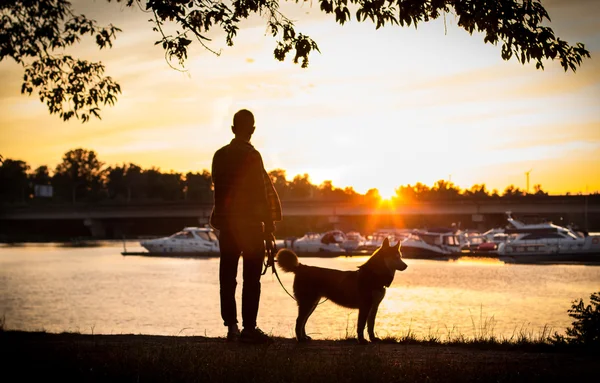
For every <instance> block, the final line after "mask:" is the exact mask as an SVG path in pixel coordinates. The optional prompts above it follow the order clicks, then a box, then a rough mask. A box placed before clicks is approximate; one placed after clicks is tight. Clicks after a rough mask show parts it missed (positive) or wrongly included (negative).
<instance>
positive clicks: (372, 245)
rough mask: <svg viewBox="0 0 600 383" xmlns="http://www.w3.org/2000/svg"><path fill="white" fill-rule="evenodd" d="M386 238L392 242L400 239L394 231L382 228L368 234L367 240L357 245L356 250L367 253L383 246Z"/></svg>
mask: <svg viewBox="0 0 600 383" xmlns="http://www.w3.org/2000/svg"><path fill="white" fill-rule="evenodd" d="M386 238H387V239H388V240H389V241H390V243H392V244H393V243H396V242H397V241H398V239H396V234H395V233H394V232H392V231H389V230H380V231H376V232H375V233H373V234H370V235H367V237H366V238H365V240H364V241H363V242H362V243H361V244H360V245H359V246H357V248H356V250H357V251H361V252H365V253H372V252H373V251H375V250H377V249H379V248H380V247H381V245H382V244H383V240H384V239H386Z"/></svg>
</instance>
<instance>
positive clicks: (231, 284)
mask: <svg viewBox="0 0 600 383" xmlns="http://www.w3.org/2000/svg"><path fill="white" fill-rule="evenodd" d="M254 129H255V126H254V115H253V114H252V113H251V112H250V111H248V110H246V109H242V110H240V111H238V112H237V113H236V114H235V115H234V116H233V126H232V127H231V130H232V131H233V134H234V135H235V137H234V138H233V140H231V142H230V143H229V145H226V146H224V147H222V148H221V149H219V150H217V152H216V153H215V155H214V157H213V162H212V181H213V185H214V208H213V211H212V214H211V218H210V224H211V226H213V227H214V228H215V229H217V230H219V246H220V249H221V260H220V263H219V284H220V296H221V317H222V318H223V322H224V324H225V326H227V328H228V331H227V339H228V340H237V339H238V338H239V340H240V341H243V342H248V343H269V342H271V341H272V340H271V338H269V336H268V335H266V334H265V333H264V332H263V331H261V330H260V329H259V328H258V327H257V326H256V318H257V315H258V306H259V301H260V277H261V270H262V265H263V260H264V257H265V240H266V241H274V237H273V232H274V231H275V223H274V222H275V221H280V220H281V204H280V201H279V196H278V195H277V192H276V191H275V188H274V186H273V183H272V182H271V178H270V177H269V175H268V174H267V172H266V171H265V169H264V165H263V161H262V157H261V155H260V153H259V152H258V151H257V150H256V149H254V147H253V146H252V145H251V144H250V139H251V137H252V134H253V133H254ZM240 255H242V258H243V278H244V279H243V288H242V327H243V329H242V332H241V334H240V331H239V328H238V320H237V308H236V301H235V289H236V286H237V281H236V278H237V269H238V262H239V259H240Z"/></svg>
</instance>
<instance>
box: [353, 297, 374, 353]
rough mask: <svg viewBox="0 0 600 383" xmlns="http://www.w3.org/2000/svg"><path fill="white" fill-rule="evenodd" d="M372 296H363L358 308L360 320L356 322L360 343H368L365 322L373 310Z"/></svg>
mask: <svg viewBox="0 0 600 383" xmlns="http://www.w3.org/2000/svg"><path fill="white" fill-rule="evenodd" d="M371 306H372V302H371V298H370V297H365V298H363V302H361V305H360V307H359V308H358V322H357V324H356V336H357V338H358V343H360V344H367V343H369V342H367V340H366V339H365V334H364V333H365V324H366V323H367V317H368V316H369V312H370V311H371Z"/></svg>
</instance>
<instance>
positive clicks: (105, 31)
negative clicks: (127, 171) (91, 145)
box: [0, 0, 121, 122]
mask: <svg viewBox="0 0 600 383" xmlns="http://www.w3.org/2000/svg"><path fill="white" fill-rule="evenodd" d="M118 31H120V29H119V28H117V27H115V26H113V25H112V24H111V25H109V26H107V27H101V26H99V25H98V24H97V23H96V22H95V21H94V20H90V19H88V18H86V17H85V16H84V15H77V14H75V13H74V12H73V11H72V9H71V3H70V2H68V1H65V0H3V1H1V2H0V61H2V60H3V59H5V58H12V59H13V60H15V61H16V62H17V63H18V64H20V65H22V66H23V68H24V70H25V74H24V76H23V84H22V86H21V93H27V94H28V95H31V94H32V93H33V90H34V89H37V92H38V94H39V98H40V101H42V102H45V103H46V105H47V106H48V111H49V112H50V114H54V113H56V114H58V115H59V116H60V117H61V118H62V119H63V120H65V121H66V120H69V119H70V118H71V117H75V118H78V119H81V121H82V122H86V121H88V120H89V119H90V117H91V116H95V117H97V118H100V114H99V112H100V106H102V105H106V104H110V105H112V104H114V103H115V101H116V100H117V94H118V93H120V92H121V88H120V86H119V84H117V83H116V82H114V81H113V80H112V79H111V78H110V77H109V76H104V65H102V63H99V62H98V63H96V62H90V61H87V60H81V59H78V58H74V57H72V56H70V55H67V54H64V53H63V51H64V49H65V48H67V47H69V46H72V45H74V44H76V43H78V42H79V41H80V40H81V38H82V37H83V36H85V35H91V36H95V40H96V44H97V45H98V46H99V47H100V49H102V48H105V47H112V41H113V39H114V38H115V34H116V32H118Z"/></svg>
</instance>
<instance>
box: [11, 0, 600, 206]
mask: <svg viewBox="0 0 600 383" xmlns="http://www.w3.org/2000/svg"><path fill="white" fill-rule="evenodd" d="M73 4H74V8H75V11H77V12H80V13H84V14H86V16H88V17H90V18H93V19H96V20H97V21H98V22H99V23H101V24H107V23H113V24H115V25H116V26H118V27H120V28H121V29H122V30H123V32H121V33H119V34H118V35H117V39H116V40H115V42H114V46H113V48H112V49H110V50H102V51H99V50H98V49H97V47H96V46H95V44H94V42H93V40H92V39H89V40H83V42H82V43H81V44H79V45H78V46H77V47H75V48H73V49H71V50H70V51H69V52H68V53H71V54H73V55H77V56H79V57H81V58H85V59H90V60H101V61H102V63H103V64H104V65H105V66H106V74H107V75H110V76H111V77H112V78H113V79H114V80H116V81H117V82H119V83H120V84H121V87H122V90H123V93H122V94H121V95H120V96H119V99H118V102H117V104H116V105H115V106H113V107H104V108H103V109H102V112H101V115H102V120H92V121H91V122H89V123H86V124H82V123H81V122H79V121H76V120H72V121H68V122H63V121H62V120H61V119H60V118H59V117H58V116H57V115H50V114H49V113H48V110H47V107H46V106H45V105H44V104H42V103H40V102H39V100H38V98H37V97H35V95H33V96H31V97H29V96H26V95H21V94H20V87H21V79H22V74H23V70H22V68H21V67H20V66H18V65H17V64H15V63H14V62H10V61H7V60H3V61H2V62H0V83H1V84H2V86H1V87H0V129H1V134H0V154H2V155H3V156H4V158H12V159H19V160H23V161H26V162H27V163H28V164H29V165H30V166H31V167H32V168H35V167H37V166H40V165H48V166H50V168H54V167H55V166H56V165H57V164H58V163H59V162H60V161H61V157H62V155H63V154H64V153H65V152H67V151H69V150H71V149H75V148H86V149H90V150H94V151H95V152H96V153H97V154H98V156H99V158H100V160H101V161H103V162H105V163H106V164H107V165H115V164H121V163H135V164H137V165H139V166H142V167H143V168H149V167H152V166H157V167H159V168H160V169H161V170H162V171H171V170H173V171H177V172H187V171H202V170H203V169H210V165H211V160H212V155H213V153H214V152H215V151H216V150H217V149H218V148H220V147H221V146H223V145H225V144H227V143H228V142H229V141H230V140H231V138H232V133H231V129H230V127H231V120H232V116H233V114H234V113H235V112H236V111H237V110H239V109H241V108H246V109H250V110H251V111H252V112H253V113H254V115H255V118H256V132H255V134H254V136H253V138H252V144H253V145H254V146H255V147H256V148H257V149H258V150H259V151H260V152H261V154H262V157H263V161H264V164H265V168H266V169H267V170H272V169H277V168H279V169H284V170H286V174H287V177H288V179H290V180H291V179H292V178H293V177H294V176H295V175H297V174H304V173H307V174H309V176H310V180H311V182H312V183H313V184H320V183H321V182H323V181H325V180H331V181H332V182H333V185H334V186H336V187H346V186H352V187H354V189H355V190H356V191H358V192H360V193H364V192H366V191H367V190H368V189H370V188H377V189H379V191H380V193H381V195H382V196H383V197H389V196H390V195H392V194H393V193H394V189H395V188H396V187H398V186H400V185H406V184H415V183H417V182H421V183H425V184H427V185H433V183H434V182H435V181H437V180H440V179H444V180H450V181H451V182H453V183H454V184H456V185H458V186H459V187H461V188H470V187H471V186H472V185H474V184H486V186H487V188H488V190H492V189H498V190H499V191H500V192H502V191H503V190H504V189H505V188H506V186H508V185H511V184H512V185H515V186H517V187H519V188H521V189H525V188H526V175H525V173H526V172H529V180H530V181H529V182H530V191H532V190H533V185H536V184H541V185H542V188H543V190H545V191H547V192H550V193H551V194H564V193H566V192H570V193H573V194H574V193H584V194H585V193H588V192H589V193H592V192H597V191H600V62H599V61H598V57H600V56H599V53H600V24H598V22H597V17H598V15H599V14H600V2H598V1H595V0H575V1H573V0H571V1H568V0H552V1H550V0H548V1H543V2H542V4H543V5H544V6H545V8H546V9H547V11H548V13H549V14H550V16H551V19H552V21H551V22H550V23H548V26H550V27H551V28H552V29H553V30H554V32H555V33H556V35H557V36H559V37H561V38H562V39H564V40H566V41H568V42H569V43H571V44H574V43H576V42H583V43H584V44H585V45H586V48H587V49H588V50H589V51H590V52H591V56H592V57H591V59H586V60H584V62H583V64H582V66H581V67H580V68H578V70H577V73H572V72H565V71H564V70H563V69H562V67H561V66H560V64H559V62H558V61H547V62H545V70H543V71H542V70H536V69H535V64H534V63H531V64H526V65H521V64H519V63H518V62H517V61H516V60H510V61H504V60H502V59H501V56H500V46H494V45H490V44H484V43H483V36H482V35H481V34H478V33H474V34H473V35H469V34H468V33H467V32H466V31H464V30H463V29H460V28H459V27H457V25H456V24H457V21H456V19H455V17H454V16H453V15H447V16H446V20H445V21H446V23H445V25H444V20H443V19H439V20H435V21H432V22H429V23H422V24H419V26H418V29H415V28H413V27H404V28H401V27H396V26H393V27H385V28H382V29H379V30H376V29H375V27H374V25H373V24H371V23H357V22H356V21H355V20H354V17H353V20H352V21H351V22H349V23H347V24H345V25H344V26H340V25H339V24H336V23H335V21H334V20H335V18H334V16H333V15H325V14H323V13H321V12H320V10H319V4H318V2H304V3H300V4H296V3H293V2H292V3H283V4H282V7H281V10H282V12H283V13H284V14H286V15H288V16H289V17H290V18H292V19H294V20H296V23H295V25H296V31H297V32H302V33H304V34H307V35H309V36H310V37H311V38H313V39H314V40H315V41H316V42H317V44H318V45H319V48H320V51H321V53H320V54H319V53H317V52H314V53H312V54H311V56H310V63H309V67H308V68H307V69H302V68H301V67H300V65H295V64H293V63H292V60H291V57H290V58H288V59H287V60H286V61H285V62H283V63H282V62H278V61H276V60H275V59H274V57H273V54H272V52H273V49H274V48H275V40H274V39H273V38H272V37H271V36H270V35H269V34H267V33H265V31H266V28H265V23H264V20H263V19H261V18H260V17H253V18H251V19H250V20H248V21H247V22H244V23H243V24H242V26H241V29H240V30H239V31H238V35H237V37H236V38H235V40H234V46H233V47H227V46H226V44H225V41H224V38H223V36H222V35H220V34H218V33H216V34H213V35H211V37H213V41H212V42H211V43H210V44H211V45H210V47H211V48H212V49H214V50H216V51H220V52H221V54H220V56H216V55H214V54H213V53H210V52H209V51H207V50H205V49H203V48H202V47H200V46H198V44H193V48H192V49H191V50H190V52H189V58H188V60H187V61H186V64H185V70H186V71H185V72H180V71H176V70H173V69H172V68H170V67H169V65H168V64H167V62H166V61H165V59H164V52H163V51H162V48H161V47H160V46H155V45H154V42H155V41H156V40H158V39H159V36H158V34H156V33H155V32H153V31H152V25H151V24H150V23H149V22H148V18H149V16H148V15H147V14H145V13H143V12H141V11H140V9H137V8H133V9H132V8H126V7H124V6H123V5H121V4H115V3H107V2H106V1H104V0H95V1H90V0H87V1H84V0H77V1H73Z"/></svg>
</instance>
